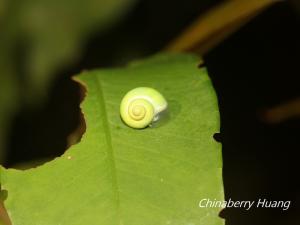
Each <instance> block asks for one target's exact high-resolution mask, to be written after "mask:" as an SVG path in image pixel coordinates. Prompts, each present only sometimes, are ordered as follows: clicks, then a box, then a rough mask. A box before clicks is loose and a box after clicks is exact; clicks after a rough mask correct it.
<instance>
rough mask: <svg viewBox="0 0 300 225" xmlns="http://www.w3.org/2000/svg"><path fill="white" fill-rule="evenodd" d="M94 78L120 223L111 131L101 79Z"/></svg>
mask: <svg viewBox="0 0 300 225" xmlns="http://www.w3.org/2000/svg"><path fill="white" fill-rule="evenodd" d="M94 77H95V79H96V83H97V89H98V92H97V93H98V94H97V96H98V97H99V101H98V102H99V103H100V111H101V114H102V121H103V126H104V131H105V132H104V133H105V137H106V143H107V148H106V149H107V155H108V157H107V159H108V160H107V161H108V164H109V165H110V170H111V177H112V188H113V190H114V192H115V198H116V199H115V201H116V207H117V209H116V210H117V216H118V218H119V220H118V221H119V223H120V224H122V223H121V213H120V210H121V207H120V191H119V185H118V178H117V169H116V163H115V158H114V149H113V146H112V138H111V131H110V127H109V122H108V116H107V111H106V106H105V98H104V92H103V88H102V85H101V80H100V79H99V76H94Z"/></svg>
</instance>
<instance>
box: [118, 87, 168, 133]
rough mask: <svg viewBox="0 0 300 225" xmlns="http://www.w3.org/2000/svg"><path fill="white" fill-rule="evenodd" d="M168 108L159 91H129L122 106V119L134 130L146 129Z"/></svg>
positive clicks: (146, 88) (141, 88)
mask: <svg viewBox="0 0 300 225" xmlns="http://www.w3.org/2000/svg"><path fill="white" fill-rule="evenodd" d="M167 107H168V103H167V101H166V99H165V98H164V97H163V96H162V94H160V93H159V92H158V91H157V90H155V89H153V88H149V87H138V88H134V89H132V90H131V91H129V92H128V93H127V94H126V95H125V96H124V97H123V99H122V101H121V105H120V114H121V118H122V120H123V121H124V123H125V124H126V125H128V126H129V127H132V128H138V129H140V128H145V127H147V126H151V124H152V123H153V122H155V121H157V120H158V119H159V118H160V114H161V113H162V112H163V111H165V110H166V109H167Z"/></svg>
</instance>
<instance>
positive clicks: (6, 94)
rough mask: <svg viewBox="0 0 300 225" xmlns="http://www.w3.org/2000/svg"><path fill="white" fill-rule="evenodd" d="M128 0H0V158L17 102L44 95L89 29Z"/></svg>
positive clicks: (101, 25)
mask: <svg viewBox="0 0 300 225" xmlns="http://www.w3.org/2000/svg"><path fill="white" fill-rule="evenodd" d="M134 2H135V1H134V0H109V1H106V0H100V1H99V0H86V1H82V0H72V1H71V0H39V1H35V0H24V1H15V0H2V1H1V2H0V50H1V51H0V74H1V75H0V89H1V91H2V93H3V94H2V95H1V96H0V161H1V160H2V158H3V157H4V155H3V154H4V152H5V151H4V149H3V148H4V146H5V144H4V141H5V138H6V134H7V133H9V131H10V130H9V129H8V128H9V122H10V118H11V116H12V115H13V114H14V112H15V111H16V110H17V109H18V108H20V106H22V105H28V104H29V105H36V104H37V103H39V102H41V100H43V98H44V97H46V95H47V91H48V88H49V86H50V85H51V84H52V80H53V78H54V75H55V74H56V73H57V72H58V71H60V69H61V68H62V67H63V66H66V65H70V64H72V63H74V62H75V61H76V60H78V57H79V56H80V52H81V48H82V46H83V45H84V44H85V41H86V39H87V37H88V36H89V35H90V34H91V32H92V31H94V32H95V31H97V32H99V31H101V30H102V31H103V30H105V29H106V28H108V27H109V26H111V25H112V24H113V23H114V22H116V21H117V20H118V19H120V18H121V16H122V15H124V14H125V12H127V11H128V10H129V9H130V8H131V6H132V5H133V3H134Z"/></svg>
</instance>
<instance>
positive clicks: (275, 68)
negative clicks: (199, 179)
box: [5, 0, 300, 225]
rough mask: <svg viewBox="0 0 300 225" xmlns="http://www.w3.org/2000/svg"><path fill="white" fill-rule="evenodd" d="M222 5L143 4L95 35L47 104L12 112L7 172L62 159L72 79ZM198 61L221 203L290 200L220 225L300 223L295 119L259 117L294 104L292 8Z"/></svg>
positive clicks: (279, 9) (74, 111)
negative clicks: (206, 90) (211, 118)
mask: <svg viewBox="0 0 300 225" xmlns="http://www.w3.org/2000/svg"><path fill="white" fill-rule="evenodd" d="M219 2H220V1H209V0H206V1H196V0H186V1H184V4H182V2H175V1H171V0H165V1H159V0H144V1H140V3H139V4H137V6H136V7H135V8H134V9H133V10H131V12H129V14H128V15H127V16H126V18H125V19H124V20H123V21H122V22H120V23H118V24H116V25H115V26H114V27H112V28H111V29H110V30H107V31H106V32H105V33H104V34H103V33H102V32H101V34H100V33H99V35H98V34H96V35H94V36H93V37H92V38H91V39H90V40H89V41H88V44H87V45H86V48H85V51H84V53H83V55H82V56H81V60H80V61H78V63H77V64H76V65H73V66H72V67H68V68H64V69H63V70H61V71H60V73H59V74H57V76H56V77H57V79H56V81H55V82H54V84H53V85H52V88H51V90H50V92H49V99H48V100H47V102H46V103H45V105H44V106H43V107H40V108H35V109H28V108H25V107H24V108H23V109H21V110H20V111H19V112H18V113H17V115H16V117H15V118H14V121H13V128H12V132H11V134H10V137H9V154H8V157H7V161H6V164H5V166H7V167H11V166H13V165H15V164H17V163H21V162H26V161H32V160H38V159H41V158H49V160H50V159H51V158H54V157H55V156H59V155H61V154H62V153H63V152H64V151H65V149H66V146H67V142H66V138H67V136H68V135H69V134H70V133H71V132H72V131H74V130H75V129H76V127H77V126H78V125H79V122H80V119H79V117H80V116H79V115H80V110H79V103H80V92H79V87H78V85H77V84H76V83H74V82H73V81H71V80H70V77H71V76H72V75H74V74H77V73H79V72H80V71H81V70H82V69H93V68H98V67H109V66H119V65H124V64H125V63H126V62H127V61H128V60H131V59H134V58H140V57H143V56H147V55H150V54H153V53H156V52H157V51H159V50H160V49H162V48H163V47H164V46H165V45H166V44H168V43H169V42H170V41H171V40H172V39H173V38H175V37H176V36H177V35H178V34H180V32H181V31H182V30H183V29H184V28H185V27H186V26H187V25H188V24H190V23H191V22H192V21H193V20H194V19H195V18H196V17H197V16H199V15H200V14H201V13H202V12H204V11H206V10H207V9H209V8H210V7H212V6H213V5H215V4H216V3H219ZM158 6H159V7H158ZM204 58H205V62H206V63H205V66H206V67H207V68H208V71H209V74H210V76H211V78H212V81H213V84H214V86H215V89H216V91H217V94H218V98H219V106H220V113H221V134H220V135H219V136H218V139H220V140H221V142H222V143H223V161H224V162H223V163H224V170H223V174H224V186H225V195H226V199H229V198H231V199H232V200H257V199H259V198H266V199H268V200H291V201H292V203H291V206H290V209H289V210H287V211H282V210H281V209H265V208H264V209H256V208H252V209H251V210H250V211H246V210H242V209H235V210H234V209H226V210H224V212H222V216H224V217H225V218H226V224H228V225H238V224H249V225H250V224H251V225H253V224H273V225H274V224H293V225H294V224H300V223H299V222H300V215H299V214H300V197H299V184H298V183H299V182H298V181H299V167H298V162H299V158H298V157H297V156H298V151H299V150H300V146H299V140H300V137H299V134H300V132H299V130H300V120H299V119H290V120H287V121H284V122H282V123H278V124H268V123H266V122H265V121H264V120H263V119H262V117H261V112H262V111H263V110H264V109H267V108H269V107H272V106H275V105H277V104H280V103H283V102H286V101H288V100H291V99H294V98H296V97H299V96H300V88H299V75H300V68H299V65H300V17H299V14H297V13H296V11H295V9H294V8H293V7H291V5H290V4H289V3H286V2H285V3H278V4H276V5H274V6H272V7H271V8H269V9H267V10H265V11H264V12H263V13H261V14H260V15H259V16H258V17H256V18H255V19H254V20H252V21H251V22H250V23H248V24H247V25H246V26H244V27H243V28H242V29H240V30H239V31H238V32H236V33H235V34H234V35H232V36H231V37H230V38H228V39H226V40H225V41H224V42H222V43H221V44H220V45H218V46H217V47H216V48H214V49H212V50H211V51H210V52H209V53H207V54H206V55H205V56H204ZM49 137H51V138H49ZM53 150H57V151H56V152H54V151H53Z"/></svg>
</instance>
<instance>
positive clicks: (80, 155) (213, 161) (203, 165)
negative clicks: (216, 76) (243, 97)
mask: <svg viewBox="0 0 300 225" xmlns="http://www.w3.org/2000/svg"><path fill="white" fill-rule="evenodd" d="M199 61H200V60H199V58H197V57H196V56H193V55H169V56H168V55H160V56H155V57H153V58H150V59H148V60H145V61H140V62H136V63H133V64H131V65H130V66H128V67H127V68H124V69H107V70H97V71H92V72H85V73H84V74H81V75H80V76H79V77H78V79H79V80H80V82H82V83H84V85H85V86H86V88H87V95H86V98H85V100H84V102H83V104H82V109H83V112H84V117H85V121H86V126H87V130H86V133H85V134H84V136H83V137H82V140H81V142H80V143H79V144H77V145H74V146H72V147H71V149H69V150H67V152H66V153H65V154H64V155H62V156H61V157H59V158H56V159H55V160H53V161H51V162H49V163H46V164H44V165H43V166H40V167H38V168H35V169H29V170H26V171H18V170H14V169H8V170H7V169H4V168H2V171H1V183H2V189H3V190H6V191H7V192H8V197H7V199H6V200H5V206H6V208H7V210H8V213H9V215H10V217H11V220H12V222H13V225H35V224H38V225H58V224H59V225H67V224H68V225H86V224H90V225H98V224H99V225H110V224H111V225H162V224H172V225H192V224H193V225H198V224H199V225H200V224H205V225H220V224H223V223H224V221H223V220H222V219H221V218H219V217H218V213H219V211H220V209H219V208H199V206H198V203H199V201H200V200H201V199H203V198H210V199H219V200H223V184H222V160H221V145H220V144H219V143H217V142H215V140H214V139H213V134H214V133H216V132H218V131H219V112H218V106H217V99H216V95H215V92H214V90H213V87H212V85H211V82H210V80H209V77H208V75H207V72H206V70H205V69H204V68H201V69H199V68H197V64H198V63H199ZM138 86H149V87H154V88H155V89H157V90H159V91H160V92H161V93H162V94H163V95H164V96H165V98H166V99H167V101H168V103H169V111H168V113H169V115H168V118H167V119H166V118H165V120H162V121H160V122H158V124H157V125H156V126H154V127H151V128H146V129H142V130H136V129H132V128H130V127H128V126H126V125H125V124H123V122H122V121H121V119H120V116H119V104H120V101H121V99H122V97H123V95H124V94H125V93H126V92H127V91H128V90H130V89H132V88H135V87H138Z"/></svg>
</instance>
